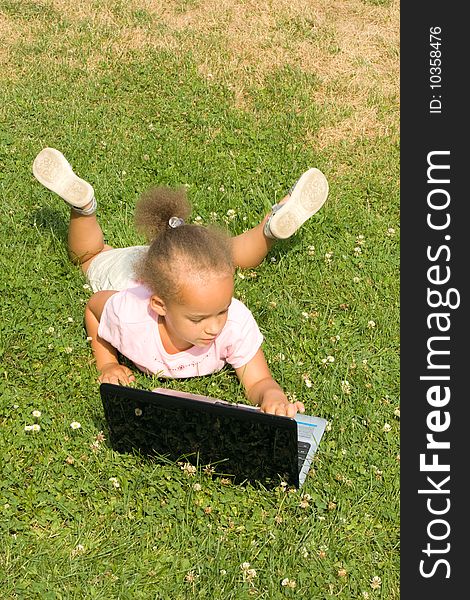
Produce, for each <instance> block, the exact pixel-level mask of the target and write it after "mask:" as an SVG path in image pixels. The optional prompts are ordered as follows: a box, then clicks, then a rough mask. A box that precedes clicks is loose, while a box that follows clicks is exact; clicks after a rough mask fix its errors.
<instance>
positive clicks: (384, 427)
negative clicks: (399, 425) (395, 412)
mask: <svg viewBox="0 0 470 600" xmlns="http://www.w3.org/2000/svg"><path fill="white" fill-rule="evenodd" d="M391 429H392V426H391V425H390V423H385V424H384V426H383V431H384V432H385V433H387V432H388V431H390V430H391Z"/></svg>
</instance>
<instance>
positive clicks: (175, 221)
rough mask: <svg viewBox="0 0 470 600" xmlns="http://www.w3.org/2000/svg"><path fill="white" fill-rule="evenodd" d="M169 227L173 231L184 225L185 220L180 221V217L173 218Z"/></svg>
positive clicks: (169, 222)
mask: <svg viewBox="0 0 470 600" xmlns="http://www.w3.org/2000/svg"><path fill="white" fill-rule="evenodd" d="M168 225H169V226H170V227H171V228H172V229H176V227H179V226H180V225H184V220H183V219H180V217H171V219H170V220H169V221H168Z"/></svg>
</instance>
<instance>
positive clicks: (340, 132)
mask: <svg viewBox="0 0 470 600" xmlns="http://www.w3.org/2000/svg"><path fill="white" fill-rule="evenodd" d="M43 2H44V3H45V5H47V6H50V7H51V8H52V9H54V10H55V11H56V12H58V13H60V14H62V15H64V17H66V19H67V20H68V21H69V23H70V26H69V28H68V30H67V31H65V32H64V31H61V32H60V33H59V34H57V39H55V40H51V44H53V43H57V44H60V45H62V46H63V47H67V44H69V40H70V39H73V36H74V35H79V34H80V28H81V27H82V26H83V23H84V22H86V23H87V27H89V28H91V31H92V32H95V33H96V35H97V38H98V39H99V44H97V45H96V48H95V47H93V48H85V49H84V50H85V54H86V56H87V58H86V64H85V65H84V67H85V68H86V69H87V70H89V71H93V70H94V69H95V68H96V65H97V64H98V63H99V62H100V61H102V60H103V58H104V57H108V58H109V60H114V59H115V60H126V59H127V58H128V57H129V56H131V55H132V56H135V55H136V54H137V55H139V54H142V55H145V53H146V52H148V51H149V50H154V49H165V50H170V51H171V52H172V53H174V55H175V56H179V57H184V56H187V55H188V54H189V55H191V56H192V57H193V59H194V60H195V61H196V63H197V65H198V69H199V72H200V74H201V75H202V76H204V77H206V78H207V80H208V81H220V82H221V83H223V84H225V85H227V86H228V87H229V88H231V89H232V90H233V92H234V97H235V102H236V104H237V106H239V107H240V108H245V109H249V108H250V104H249V98H250V93H249V91H250V88H251V87H252V86H262V85H263V83H264V81H265V79H266V77H267V76H269V75H270V74H271V73H272V72H273V71H274V70H276V69H281V68H284V67H292V68H296V69H300V70H302V71H303V72H305V73H308V74H314V75H315V83H314V84H313V83H311V84H309V85H310V87H309V88H308V93H309V94H310V97H311V101H312V103H313V104H315V105H316V106H318V107H319V108H320V112H321V118H322V123H321V128H320V130H319V131H316V132H311V133H310V135H311V137H312V142H313V143H315V145H316V146H317V147H324V146H328V145H332V144H336V143H337V142H338V141H339V140H344V139H347V140H350V141H354V140H355V139H357V138H359V137H373V136H384V135H390V134H391V133H394V132H396V130H397V127H398V102H399V52H398V48H399V2H398V0H393V1H392V3H391V5H389V6H373V5H371V4H367V3H365V2H364V1H363V0H270V1H268V2H259V1H258V0H200V1H198V2H188V3H186V4H185V3H184V2H183V0H179V1H173V2H172V1H171V0H167V1H166V2H163V1H161V0H129V2H128V3H127V4H126V5H125V7H124V8H123V9H122V10H121V11H117V10H116V3H115V2H113V0H77V1H76V2H73V3H72V2H68V0H43ZM185 7H186V8H185ZM139 12H140V14H142V15H144V16H145V15H149V19H148V23H149V24H146V23H145V22H144V23H142V22H141V21H139V19H138V18H137V17H136V15H137V14H138V13H139ZM144 21H145V19H144ZM27 25H28V27H29V26H30V23H29V22H28V24H27ZM157 26H158V27H157ZM31 31H34V28H33V27H29V32H25V31H23V30H21V28H20V27H19V26H18V24H17V23H16V22H15V23H12V22H11V21H10V20H9V19H8V18H6V17H4V16H3V17H2V16H1V15H0V34H1V35H2V39H3V41H4V42H5V43H4V44H3V49H2V50H0V64H1V65H2V66H3V67H4V65H6V64H7V63H8V59H9V48H12V47H14V45H15V43H16V42H17V41H18V39H19V38H20V37H21V36H24V35H28V34H29V35H34V34H31ZM45 60H46V57H45ZM70 60H72V61H73V60H77V61H78V60H80V58H79V57H78V56H77V57H75V56H74V53H73V52H71V53H70ZM2 71H3V72H5V67H4V68H2ZM303 85H307V84H303ZM385 104H388V105H390V106H392V109H387V110H383V109H382V108H381V107H382V106H383V105H385ZM393 107H394V108H393Z"/></svg>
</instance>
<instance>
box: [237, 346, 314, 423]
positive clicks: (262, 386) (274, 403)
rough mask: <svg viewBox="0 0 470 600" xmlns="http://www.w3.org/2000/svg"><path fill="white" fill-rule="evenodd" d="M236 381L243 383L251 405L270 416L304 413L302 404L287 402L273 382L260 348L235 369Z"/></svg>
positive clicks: (290, 415)
mask: <svg viewBox="0 0 470 600" xmlns="http://www.w3.org/2000/svg"><path fill="white" fill-rule="evenodd" d="M235 372H236V374H237V376H238V379H239V380H240V381H241V382H242V383H243V386H244V388H245V394H246V397H247V398H248V400H250V402H252V403H253V404H257V405H259V406H260V408H261V410H262V411H263V412H266V413H270V414H272V415H284V416H287V417H293V416H294V415H295V414H296V412H297V411H298V410H299V411H300V412H304V411H305V408H304V405H303V404H302V402H294V403H292V402H289V400H288V399H287V396H286V395H285V394H284V392H283V391H282V389H281V387H280V386H279V384H278V383H276V381H274V379H273V377H272V375H271V373H270V371H269V367H268V365H267V363H266V359H265V357H264V354H263V351H262V350H261V348H260V349H259V350H258V352H257V353H256V354H255V355H254V357H253V358H252V359H251V360H250V361H249V362H248V363H247V364H246V365H243V367H240V368H238V369H235Z"/></svg>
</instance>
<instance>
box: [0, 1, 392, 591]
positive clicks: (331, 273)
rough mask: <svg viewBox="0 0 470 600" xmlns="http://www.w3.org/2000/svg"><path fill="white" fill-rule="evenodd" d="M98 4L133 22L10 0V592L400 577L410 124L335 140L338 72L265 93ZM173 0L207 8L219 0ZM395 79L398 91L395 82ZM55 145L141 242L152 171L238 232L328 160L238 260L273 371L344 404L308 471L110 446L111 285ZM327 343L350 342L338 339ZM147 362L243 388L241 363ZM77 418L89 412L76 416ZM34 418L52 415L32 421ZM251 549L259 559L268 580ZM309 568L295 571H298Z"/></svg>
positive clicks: (4, 439)
mask: <svg viewBox="0 0 470 600" xmlns="http://www.w3.org/2000/svg"><path fill="white" fill-rule="evenodd" d="M95 4H96V6H97V7H99V8H102V7H103V6H106V7H107V8H108V9H109V10H110V11H111V12H112V14H113V15H114V17H113V18H114V25H111V24H109V25H105V24H99V23H95V22H94V21H93V20H92V19H91V18H90V19H86V18H85V17H81V18H80V19H79V18H78V17H77V21H74V22H72V21H71V20H70V16H66V15H63V14H62V13H61V12H60V11H58V9H57V8H54V6H53V5H52V4H51V3H47V2H41V3H39V2H25V1H21V2H9V1H0V11H3V13H4V15H5V16H6V18H8V19H9V22H10V24H11V25H12V26H13V25H14V26H15V27H16V28H17V29H18V30H19V31H22V32H23V33H24V35H23V36H18V37H16V38H15V39H14V40H13V41H12V42H11V44H10V47H9V52H10V55H9V71H8V72H9V73H10V76H9V77H6V76H5V77H3V79H1V80H0V124H1V127H0V197H1V201H2V211H1V216H0V219H1V221H0V233H1V244H2V251H1V253H0V267H1V270H0V273H1V275H0V291H1V304H0V307H1V321H0V361H1V363H0V395H1V400H0V453H1V455H2V463H1V469H2V473H1V479H0V513H1V519H0V585H1V589H2V596H3V597H4V598H12V599H13V598H41V599H48V598H51V599H52V598H53V599H62V598H64V599H65V598H66V599H69V598H70V599H74V598H77V599H78V598H93V599H94V598H100V599H101V598H102V599H110V598H116V599H117V598H119V599H132V600H134V599H141V598H142V599H148V598H152V599H153V598H162V599H167V598H172V599H173V598H174V599H180V598H220V599H224V600H225V599H231V598H233V599H237V600H238V599H242V598H251V597H257V598H278V597H279V598H282V597H284V596H286V597H288V596H292V597H293V596H297V597H301V598H306V599H308V600H311V599H313V600H317V599H318V600H321V599H323V598H330V597H331V598H332V597H336V598H342V599H345V600H347V599H351V598H354V599H355V598H363V597H365V596H364V595H363V592H367V593H368V594H369V597H370V598H384V599H387V600H390V599H394V598H398V595H399V593H398V587H399V584H398V569H399V547H398V545H399V524H398V519H399V506H398V485H399V459H398V458H397V457H398V455H399V418H398V417H397V416H396V414H395V411H396V409H397V408H398V407H399V375H398V373H399V351H398V347H399V346H398V344H399V340H398V331H399V322H398V319H399V311H398V309H399V292H398V286H399V255H398V244H399V208H398V194H399V192H398V158H399V154H398V152H399V149H398V144H397V139H396V135H390V136H389V137H378V138H367V137H361V138H359V139H351V140H349V141H347V140H346V141H344V140H343V141H341V142H337V143H335V144H334V145H333V146H330V147H327V148H326V149H324V150H322V151H320V150H319V149H316V148H315V144H314V143H307V141H306V138H305V131H306V130H307V129H308V131H309V132H310V134H311V135H312V136H313V139H314V136H315V132H316V131H318V130H319V129H320V128H321V127H322V124H323V122H324V121H328V119H329V115H328V114H325V112H324V111H325V110H326V109H325V108H324V107H322V106H319V105H316V104H315V103H312V100H311V98H312V91H314V90H315V89H316V86H317V84H318V83H317V79H316V77H314V76H312V75H311V74H308V73H306V72H303V71H302V70H301V69H300V68H296V67H292V66H283V67H279V68H273V69H272V72H271V73H270V74H268V75H267V76H266V77H265V78H264V80H263V82H262V83H252V84H251V85H250V86H249V87H248V88H247V95H248V96H247V98H248V100H249V108H245V109H244V108H243V107H240V106H237V103H236V102H235V98H234V92H233V89H232V88H230V87H229V86H228V85H227V84H226V83H225V82H224V81H220V80H218V81H209V80H207V79H206V78H204V77H202V75H201V74H200V73H199V70H198V68H197V67H198V56H196V55H195V54H194V53H193V51H192V48H193V46H191V44H189V41H190V35H189V33H187V32H184V31H183V32H181V33H180V42H181V45H182V48H183V50H184V49H185V48H186V46H185V44H187V51H186V52H184V51H179V52H176V53H174V52H171V51H170V50H165V49H161V50H158V49H153V50H148V51H146V52H145V53H142V52H137V51H135V52H129V53H128V54H127V55H126V56H125V59H123V60H120V58H119V52H118V49H116V48H115V47H114V46H112V45H111V44H110V42H111V41H113V40H114V39H115V37H116V31H120V29H122V28H124V27H125V26H129V25H134V26H139V27H143V28H149V29H150V30H157V29H158V28H160V31H162V32H164V30H165V25H163V24H162V23H160V22H157V20H156V19H155V17H154V16H153V15H152V14H150V13H148V12H146V11H145V10H144V9H136V8H135V6H134V8H132V6H130V7H127V5H125V4H123V3H120V2H114V3H113V2H97V3H95ZM173 4H174V9H175V11H176V12H181V13H184V12H185V11H186V10H188V9H190V8H191V7H194V6H196V5H197V4H198V3H195V2H182V1H179V2H175V3H173ZM371 4H376V5H377V4H384V3H378V2H373V3H371ZM294 25H295V23H294ZM310 34H311V31H310V29H308V30H306V33H305V35H306V36H307V35H310ZM212 41H213V40H211V39H208V41H207V43H208V48H209V44H210V43H211V42H212ZM100 48H102V51H101V52H100V50H99V49H100ZM221 51H222V49H221ZM92 59H93V60H92ZM91 60H92V62H93V65H92V66H91V65H90V62H87V61H91ZM87 65H88V66H87ZM374 102H376V103H378V105H379V108H380V109H381V110H382V111H383V112H384V113H386V112H387V111H388V110H395V107H390V98H388V97H387V98H385V97H384V98H378V99H377V98H375V99H374ZM44 146H53V147H56V148H58V149H60V150H61V151H63V152H64V154H65V155H66V156H67V158H68V159H69V160H70V162H71V163H72V165H73V166H74V168H75V170H76V171H77V172H78V173H79V174H80V175H81V176H82V177H84V178H85V179H87V180H88V181H90V182H91V183H92V185H93V186H94V188H95V190H96V193H97V197H98V201H99V218H100V221H101V223H102V226H103V228H104V230H105V233H106V236H107V240H108V241H109V243H111V244H113V245H128V244H134V243H139V242H141V241H142V240H141V239H140V238H139V237H138V236H137V234H136V233H135V231H134V229H133V225H132V215H133V208H134V205H135V201H136V199H137V198H138V196H139V194H140V193H141V192H142V191H143V190H145V189H146V188H147V187H148V186H150V185H154V184H158V183H165V184H169V185H179V184H187V185H188V190H189V197H190V199H191V201H192V203H193V207H194V210H193V218H195V217H196V216H200V217H202V220H203V221H204V222H209V221H210V220H211V219H212V218H213V217H212V216H211V213H216V214H217V222H219V223H220V224H224V225H227V226H228V227H229V228H230V230H231V231H232V232H233V233H235V234H237V233H240V232H241V231H243V230H244V229H245V228H247V227H249V226H251V225H254V224H255V223H257V222H258V221H259V219H260V218H261V216H262V215H263V214H264V212H265V211H266V210H267V208H268V207H269V206H270V205H271V204H272V203H273V202H274V201H276V200H278V199H280V198H281V197H282V195H283V193H284V192H285V190H286V189H288V188H289V187H290V185H291V184H292V183H293V182H294V181H295V179H296V178H297V177H298V175H299V174H300V173H301V172H302V171H303V170H305V168H307V167H308V166H317V167H319V168H320V169H322V170H323V171H324V172H325V173H326V175H327V177H328V179H329V181H330V197H329V200H328V202H327V204H326V205H325V207H324V208H323V209H322V211H321V212H320V213H319V214H318V215H317V216H316V217H314V218H313V219H312V221H311V222H309V223H308V224H307V225H306V226H305V227H304V228H303V229H302V231H301V232H300V233H299V234H298V235H297V236H296V237H295V238H294V239H293V240H291V241H289V242H283V243H280V244H278V246H277V247H276V248H275V249H274V250H273V252H272V253H271V254H270V255H269V256H268V258H267V260H266V261H265V263H264V264H263V265H261V266H260V267H259V268H258V269H256V271H254V272H244V273H240V274H241V275H244V278H241V277H239V275H238V274H237V276H236V295H237V296H238V297H239V298H240V299H242V300H243V301H244V302H246V304H247V305H248V306H249V307H250V309H251V310H252V312H253V313H254V315H255V317H256V319H257V321H258V323H259V325H260V327H261V330H262V331H263V333H264V335H265V343H264V350H265V353H266V356H267V358H268V360H269V362H270V366H271V369H272V372H273V375H274V377H275V378H277V380H278V381H279V382H280V383H281V385H282V386H283V387H284V388H285V389H286V391H288V392H289V394H292V395H295V397H296V398H297V399H298V400H301V401H303V402H304V403H305V405H306V408H307V412H308V413H312V414H316V415H319V416H322V417H325V418H326V419H328V421H329V422H330V427H329V430H328V431H327V432H326V433H325V436H324V438H323V440H322V443H321V445H320V449H319V451H318V453H317V456H316V461H315V469H314V471H313V472H312V474H311V476H310V477H309V478H308V479H307V481H306V483H305V485H304V486H303V487H302V488H301V490H300V491H295V490H292V491H283V489H282V488H281V487H279V488H276V489H275V490H273V491H266V490H264V489H262V488H257V487H254V486H248V487H242V486H233V485H227V484H224V482H221V480H220V479H217V478H216V479H214V480H213V479H212V478H211V477H209V476H208V475H206V474H205V473H204V472H203V471H199V472H197V473H196V474H195V475H194V476H188V475H186V474H185V472H183V471H182V469H181V468H180V466H178V465H174V464H165V465H156V464H152V463H147V462H143V461H142V460H139V459H138V458H136V457H132V456H122V455H118V454H116V453H114V452H113V451H112V449H111V448H110V447H109V446H108V445H107V442H106V441H105V442H103V443H101V444H100V445H99V448H98V450H93V449H92V448H91V444H92V443H93V442H94V441H95V439H96V436H97V435H98V434H99V432H100V431H104V433H105V435H106V424H105V421H104V417H103V412H102V407H101V404H100V398H99V391H98V385H97V383H96V379H97V372H96V370H95V367H94V365H93V361H92V356H91V352H90V349H89V346H88V343H87V341H86V333H85V330H84V328H83V309H84V305H85V303H86V301H87V299H88V297H89V292H88V291H87V290H86V289H84V288H83V285H84V283H85V280H84V279H83V278H82V276H81V274H80V272H79V271H78V270H77V269H76V268H75V267H73V266H71V265H70V263H69V262H68V259H67V254H66V249H65V240H66V229H67V218H68V217H67V209H66V207H65V206H63V204H61V202H60V199H58V198H57V197H56V196H53V194H51V193H49V192H48V191H47V190H45V188H43V187H41V186H40V185H39V184H38V183H37V182H36V181H35V179H34V178H33V176H32V174H31V164H32V161H33V159H34V157H35V155H36V154H37V153H38V152H39V151H40V150H41V148H43V147H44ZM229 209H233V210H235V212H236V214H235V216H234V217H233V218H232V219H229V218H228V217H227V211H228V210H229ZM359 236H363V238H359ZM358 239H359V243H358ZM360 242H362V243H360ZM357 247H360V249H361V251H360V253H358V251H357V250H356V251H355V248H357ZM372 322H373V323H374V324H375V326H373V324H372ZM328 356H332V357H334V362H330V361H327V362H326V363H325V362H323V361H324V359H326V358H327V357H328ZM305 378H308V379H309V380H310V381H311V382H312V387H310V388H309V387H307V386H306V383H305ZM137 379H138V385H139V386H141V387H145V388H152V387H155V385H156V384H158V385H159V386H162V385H163V386H170V387H177V388H179V389H183V390H190V391H194V392H196V393H206V394H210V395H213V396H218V397H221V398H224V399H237V400H238V401H240V389H239V385H238V381H237V379H236V377H235V375H234V374H233V373H232V372H230V371H222V372H220V373H217V374H215V375H213V376H211V377H202V378H196V379H192V380H189V381H184V382H173V383H172V382H165V381H163V382H162V381H157V380H156V379H154V378H149V377H145V376H143V375H141V374H138V375H137ZM345 381H347V382H348V384H349V385H347V384H345V383H344V382H345ZM34 409H37V410H40V411H41V412H42V415H41V417H40V418H39V419H34V417H32V415H31V412H32V411H33V410H34ZM74 420H76V421H79V422H80V423H81V429H79V430H77V431H73V430H72V429H71V428H70V423H71V422H72V421H74ZM35 421H37V422H38V423H39V424H40V425H41V431H40V432H38V433H26V432H25V431H24V427H25V425H27V424H31V423H33V422H35ZM385 424H389V425H390V431H384V425H385ZM385 429H388V428H387V427H385ZM70 463H73V464H70ZM112 477H116V478H117V481H118V482H119V485H120V487H119V488H117V487H114V485H113V482H112V481H110V478H112ZM196 483H198V484H199V485H200V486H201V489H200V490H198V489H194V484H196ZM196 487H197V486H196ZM305 494H308V495H309V496H310V499H309V500H308V503H307V504H308V505H307V506H305V507H302V506H300V503H301V501H302V499H303V495H305ZM304 499H305V498H304ZM80 545H81V546H83V548H81V546H80ZM244 562H249V563H250V565H251V568H253V569H255V570H256V577H254V578H253V579H252V580H250V578H249V577H247V576H246V574H245V575H244V572H243V569H242V568H241V567H240V565H241V564H242V563H244ZM342 569H344V570H345V572H346V574H344V572H343V571H342ZM374 576H379V577H380V578H381V586H380V587H378V588H377V589H372V587H371V580H372V578H373V577H374ZM286 577H287V578H289V579H292V580H295V581H296V587H295V589H290V588H289V587H287V586H282V585H281V581H282V580H283V579H284V578H286Z"/></svg>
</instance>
